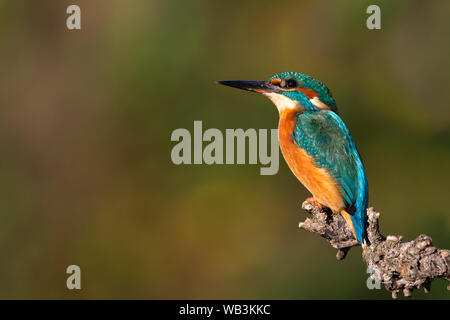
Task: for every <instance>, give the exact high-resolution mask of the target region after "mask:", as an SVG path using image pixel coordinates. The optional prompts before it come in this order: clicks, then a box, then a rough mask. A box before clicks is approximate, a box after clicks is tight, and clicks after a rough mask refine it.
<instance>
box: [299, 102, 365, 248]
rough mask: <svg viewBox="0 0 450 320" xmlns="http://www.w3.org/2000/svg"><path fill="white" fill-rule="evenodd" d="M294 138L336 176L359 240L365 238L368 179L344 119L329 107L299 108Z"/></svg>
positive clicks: (317, 161)
mask: <svg viewBox="0 0 450 320" xmlns="http://www.w3.org/2000/svg"><path fill="white" fill-rule="evenodd" d="M295 117H296V121H297V122H296V126H295V128H294V132H293V133H292V139H293V141H295V143H296V144H297V145H298V146H299V147H300V148H302V149H304V150H305V151H306V152H307V153H308V154H309V155H310V156H311V157H312V158H314V160H315V162H316V165H317V166H318V167H320V168H325V169H326V170H328V171H329V173H330V174H331V176H332V177H333V178H334V179H335V181H336V182H337V184H338V187H339V189H340V191H341V194H342V196H343V198H344V200H345V203H346V205H347V209H350V210H349V211H350V212H349V213H353V214H352V215H351V218H352V221H353V225H354V228H355V233H356V236H357V238H358V240H359V241H360V242H361V243H362V242H363V241H364V232H365V225H366V220H367V217H366V215H367V213H366V210H367V204H368V199H369V193H368V183H367V178H366V174H365V171H364V167H363V164H362V161H361V158H360V156H359V153H358V150H357V149H356V145H355V143H354V142H353V139H352V136H351V135H350V132H349V131H348V129H347V127H346V125H345V124H344V122H343V121H342V119H341V118H340V117H339V116H338V115H337V114H336V113H334V112H332V111H329V110H321V111H305V112H298V113H297V114H296V115H295Z"/></svg>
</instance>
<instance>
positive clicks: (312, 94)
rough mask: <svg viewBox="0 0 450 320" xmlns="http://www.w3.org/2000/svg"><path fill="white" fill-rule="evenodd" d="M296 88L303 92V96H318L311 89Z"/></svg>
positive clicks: (310, 97) (309, 97)
mask: <svg viewBox="0 0 450 320" xmlns="http://www.w3.org/2000/svg"><path fill="white" fill-rule="evenodd" d="M298 90H299V91H300V92H301V93H303V94H304V95H305V96H307V97H308V99H313V98H317V97H319V95H318V94H317V92H316V91H314V90H311V89H305V88H298Z"/></svg>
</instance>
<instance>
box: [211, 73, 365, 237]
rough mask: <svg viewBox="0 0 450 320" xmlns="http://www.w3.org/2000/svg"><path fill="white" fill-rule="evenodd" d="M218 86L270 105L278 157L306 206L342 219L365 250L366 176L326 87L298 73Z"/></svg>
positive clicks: (347, 131) (356, 151) (348, 132)
mask: <svg viewBox="0 0 450 320" xmlns="http://www.w3.org/2000/svg"><path fill="white" fill-rule="evenodd" d="M217 83H219V84H222V85H225V86H229V87H233V88H238V89H243V90H247V91H252V92H256V93H260V94H263V95H264V96H266V97H268V98H269V99H270V100H271V101H272V102H273V104H275V106H276V108H277V109H278V113H279V122H278V141H279V145H280V149H281V153H282V155H283V157H284V159H285V161H286V162H287V164H288V166H289V168H290V169H291V171H292V173H293V174H294V175H295V177H296V178H297V179H298V180H299V181H300V182H301V183H302V184H303V185H304V186H305V187H306V189H308V190H309V192H310V193H311V194H312V197H310V198H307V199H306V200H307V201H310V202H313V203H315V204H317V205H318V206H319V207H320V208H322V206H325V207H327V208H329V209H331V211H332V212H333V213H335V214H341V215H342V217H343V218H344V219H345V221H346V223H347V225H348V226H349V228H350V230H351V231H352V233H353V236H354V237H355V239H356V240H357V241H358V242H359V243H361V244H362V245H365V244H366V241H365V239H366V238H365V235H366V226H367V206H368V201H369V186H368V182H367V176H366V172H365V169H364V165H363V163H362V160H361V157H360V155H359V152H358V149H357V147H356V145H355V142H354V140H353V138H352V136H351V134H350V131H349V130H348V128H347V126H346V125H345V123H344V121H343V120H342V119H341V118H340V116H339V114H338V109H337V105H336V101H335V99H334V98H333V95H332V94H331V91H330V90H329V89H328V87H327V86H325V84H323V83H322V82H320V81H319V80H316V79H315V78H313V77H311V76H309V75H306V74H302V73H297V72H283V73H279V74H276V75H274V76H272V77H271V78H269V79H268V80H267V81H241V80H231V81H228V80H227V81H217Z"/></svg>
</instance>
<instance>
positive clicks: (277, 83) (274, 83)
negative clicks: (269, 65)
mask: <svg viewBox="0 0 450 320" xmlns="http://www.w3.org/2000/svg"><path fill="white" fill-rule="evenodd" d="M280 83H281V79H280V78H275V79H272V81H270V84H273V85H274V86H277V85H279V84H280Z"/></svg>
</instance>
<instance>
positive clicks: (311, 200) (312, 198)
mask: <svg viewBox="0 0 450 320" xmlns="http://www.w3.org/2000/svg"><path fill="white" fill-rule="evenodd" d="M305 201H308V202H311V203H313V204H315V205H316V206H318V207H319V209H322V204H321V203H320V202H319V201H317V200H316V199H315V198H314V197H309V198H306V200H305Z"/></svg>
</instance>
